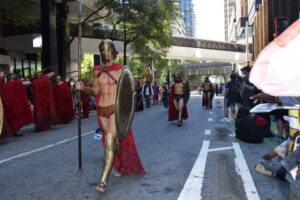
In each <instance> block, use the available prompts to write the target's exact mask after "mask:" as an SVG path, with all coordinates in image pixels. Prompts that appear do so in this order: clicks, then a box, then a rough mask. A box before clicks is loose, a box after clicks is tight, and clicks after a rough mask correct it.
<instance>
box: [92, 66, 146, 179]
mask: <svg viewBox="0 0 300 200" xmlns="http://www.w3.org/2000/svg"><path fill="white" fill-rule="evenodd" d="M122 68H123V66H122V65H120V64H112V65H110V66H109V67H108V71H113V70H120V69H122ZM94 71H99V72H100V73H101V71H102V67H101V66H95V68H94ZM96 102H99V95H97V96H96ZM97 111H98V103H97ZM98 122H99V126H100V127H101V124H100V120H99V117H98ZM102 144H103V145H104V146H105V133H103V132H102ZM119 149H120V154H117V153H115V154H114V163H113V167H114V168H115V169H116V170H117V171H118V172H120V173H121V174H122V175H126V174H131V173H132V172H134V173H137V174H146V171H145V170H144V168H143V165H142V162H141V160H140V157H139V154H138V151H137V149H136V145H135V142H134V137H133V133H132V130H131V129H130V130H129V131H128V132H127V134H126V136H125V138H124V139H123V140H119Z"/></svg>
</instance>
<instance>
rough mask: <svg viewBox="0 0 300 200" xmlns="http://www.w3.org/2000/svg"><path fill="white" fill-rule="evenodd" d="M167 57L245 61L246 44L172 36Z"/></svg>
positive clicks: (231, 61)
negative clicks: (171, 43)
mask: <svg viewBox="0 0 300 200" xmlns="http://www.w3.org/2000/svg"><path fill="white" fill-rule="evenodd" d="M167 58H170V59H183V60H198V61H216V62H228V63H237V64H239V63H245V62H246V45H242V44H236V43H229V42H221V41H211V40H203V39H197V38H190V37H173V45H172V47H171V48H170V50H169V52H168V54H167Z"/></svg>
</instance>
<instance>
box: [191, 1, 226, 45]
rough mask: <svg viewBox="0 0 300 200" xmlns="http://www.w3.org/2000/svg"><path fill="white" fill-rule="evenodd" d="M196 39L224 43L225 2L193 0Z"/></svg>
mask: <svg viewBox="0 0 300 200" xmlns="http://www.w3.org/2000/svg"><path fill="white" fill-rule="evenodd" d="M193 3H194V5H195V7H194V8H195V14H196V37H197V38H201V39H208V40H218V41H224V40H225V36H224V0H193Z"/></svg>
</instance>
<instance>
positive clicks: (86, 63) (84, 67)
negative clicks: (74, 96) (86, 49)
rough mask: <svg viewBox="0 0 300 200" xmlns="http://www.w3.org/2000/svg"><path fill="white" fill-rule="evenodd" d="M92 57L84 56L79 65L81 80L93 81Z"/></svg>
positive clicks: (90, 55) (91, 55)
mask: <svg viewBox="0 0 300 200" xmlns="http://www.w3.org/2000/svg"><path fill="white" fill-rule="evenodd" d="M93 68H94V55H93V54H84V55H83V59H82V63H81V78H82V79H85V80H92V79H93Z"/></svg>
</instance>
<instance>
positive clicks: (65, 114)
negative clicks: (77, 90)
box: [54, 82, 74, 124]
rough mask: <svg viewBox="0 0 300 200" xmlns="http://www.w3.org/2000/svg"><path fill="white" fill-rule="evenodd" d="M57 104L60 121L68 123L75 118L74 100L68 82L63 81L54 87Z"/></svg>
mask: <svg viewBox="0 0 300 200" xmlns="http://www.w3.org/2000/svg"><path fill="white" fill-rule="evenodd" d="M54 96H55V103H56V104H55V106H56V114H57V118H58V123H61V124H67V123H69V122H71V121H72V120H73V117H74V110H73V100H72V93H71V89H70V87H69V85H68V83H66V82H63V83H61V84H58V85H56V86H55V87H54Z"/></svg>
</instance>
